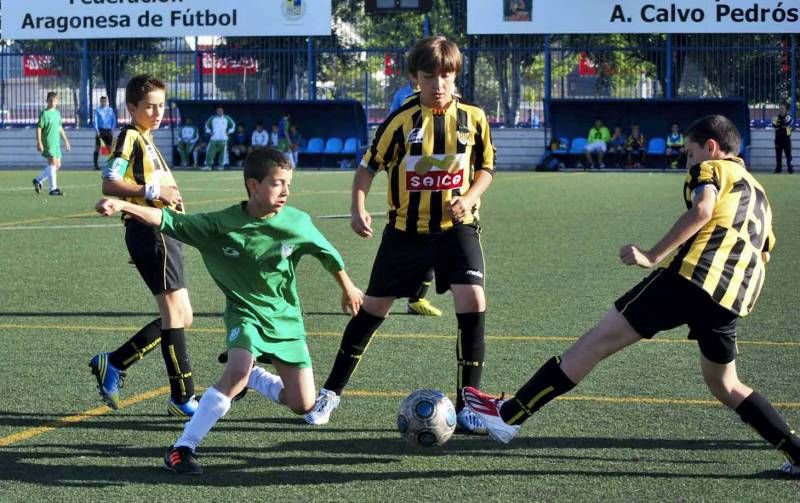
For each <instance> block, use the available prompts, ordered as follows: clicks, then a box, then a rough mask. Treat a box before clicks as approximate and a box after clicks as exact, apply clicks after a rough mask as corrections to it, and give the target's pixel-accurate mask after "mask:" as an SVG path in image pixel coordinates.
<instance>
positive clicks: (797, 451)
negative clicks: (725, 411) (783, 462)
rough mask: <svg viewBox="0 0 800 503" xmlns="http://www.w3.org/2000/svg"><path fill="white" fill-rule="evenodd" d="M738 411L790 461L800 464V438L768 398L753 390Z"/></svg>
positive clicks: (740, 415) (747, 422)
mask: <svg viewBox="0 0 800 503" xmlns="http://www.w3.org/2000/svg"><path fill="white" fill-rule="evenodd" d="M736 413H737V414H739V417H740V418H742V421H744V422H745V424H748V425H749V426H750V427H751V428H753V429H754V430H756V432H757V433H758V434H759V435H761V437H762V438H763V439H764V440H766V441H767V442H769V443H770V445H772V446H773V447H775V448H776V449H778V450H779V451H781V452H782V453H783V454H784V455H785V456H786V458H787V459H788V460H789V462H790V463H792V464H793V465H800V438H798V436H797V434H795V432H794V431H792V430H791V429H790V428H789V425H788V424H786V421H785V420H784V419H783V417H782V416H781V415H780V414H779V413H778V411H777V410H775V407H773V406H772V404H770V403H769V401H768V400H767V399H766V398H764V397H763V396H761V395H760V394H759V393H758V392H757V391H753V392H752V393H751V394H750V396H748V397H747V398H745V399H744V400H743V401H742V403H740V404H739V406H738V407H737V408H736Z"/></svg>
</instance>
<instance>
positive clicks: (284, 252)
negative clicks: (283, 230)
mask: <svg viewBox="0 0 800 503" xmlns="http://www.w3.org/2000/svg"><path fill="white" fill-rule="evenodd" d="M294 249H295V246H294V245H293V244H289V243H281V257H283V258H289V256H290V255H291V254H292V252H294Z"/></svg>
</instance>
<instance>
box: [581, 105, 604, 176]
mask: <svg viewBox="0 0 800 503" xmlns="http://www.w3.org/2000/svg"><path fill="white" fill-rule="evenodd" d="M610 139H611V133H610V132H609V131H608V128H607V127H605V125H603V119H602V118H600V117H596V118H595V119H594V126H592V128H591V129H590V130H589V134H588V135H586V147H585V148H584V153H585V154H586V166H587V167H588V168H589V169H594V167H595V165H594V161H593V160H592V154H597V165H598V166H599V167H600V169H602V168H605V167H606V165H605V164H604V163H603V156H604V155H605V153H606V150H607V149H608V141H609V140H610ZM579 167H580V166H579Z"/></svg>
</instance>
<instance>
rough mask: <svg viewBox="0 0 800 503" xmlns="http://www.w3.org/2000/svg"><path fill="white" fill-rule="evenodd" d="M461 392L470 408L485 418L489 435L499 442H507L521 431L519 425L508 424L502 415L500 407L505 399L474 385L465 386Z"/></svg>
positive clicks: (484, 421)
mask: <svg viewBox="0 0 800 503" xmlns="http://www.w3.org/2000/svg"><path fill="white" fill-rule="evenodd" d="M461 394H462V396H463V397H464V403H465V404H466V405H467V407H468V408H469V410H471V411H472V412H474V413H475V414H476V415H477V416H478V417H480V418H481V419H482V420H483V423H484V424H485V425H486V429H487V430H489V436H490V437H492V438H493V439H494V440H496V441H497V442H500V443H503V444H507V443H509V442H510V441H511V439H512V438H514V436H516V434H517V433H518V432H519V425H513V424H507V423H506V422H505V421H503V418H502V417H500V407H502V405H503V403H505V402H506V401H505V400H500V399H499V398H495V397H493V396H491V395H487V394H486V393H482V392H481V391H480V390H478V389H477V388H473V387H472V386H467V387H465V388H464V390H463V391H462V392H461Z"/></svg>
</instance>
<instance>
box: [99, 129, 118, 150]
mask: <svg viewBox="0 0 800 503" xmlns="http://www.w3.org/2000/svg"><path fill="white" fill-rule="evenodd" d="M100 140H103V143H105V144H106V145H107V146H108V148H111V143H113V142H114V135H113V133H112V132H111V130H110V129H100V130H99V132H98V134H97V135H96V136H95V137H94V150H95V152H98V151H99V150H100Z"/></svg>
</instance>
